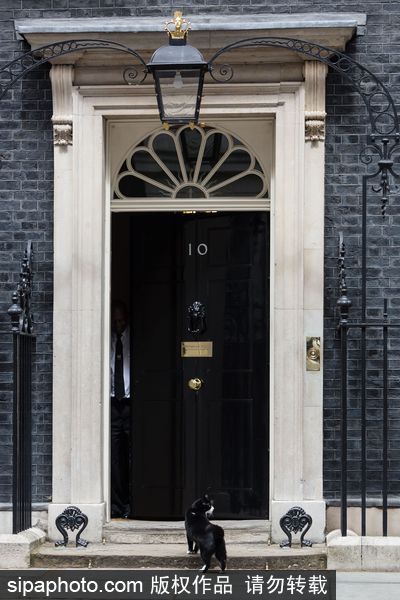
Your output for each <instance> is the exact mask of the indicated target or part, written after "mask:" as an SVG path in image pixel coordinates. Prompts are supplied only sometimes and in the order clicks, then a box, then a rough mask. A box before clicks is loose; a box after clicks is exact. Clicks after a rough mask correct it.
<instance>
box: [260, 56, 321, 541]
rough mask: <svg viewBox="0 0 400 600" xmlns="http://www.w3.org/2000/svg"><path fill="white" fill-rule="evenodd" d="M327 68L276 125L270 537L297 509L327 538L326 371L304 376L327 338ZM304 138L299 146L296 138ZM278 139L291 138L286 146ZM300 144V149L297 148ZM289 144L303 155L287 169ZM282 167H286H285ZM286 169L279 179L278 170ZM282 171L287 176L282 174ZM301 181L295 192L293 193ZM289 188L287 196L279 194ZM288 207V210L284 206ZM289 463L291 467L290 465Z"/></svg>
mask: <svg viewBox="0 0 400 600" xmlns="http://www.w3.org/2000/svg"><path fill="white" fill-rule="evenodd" d="M326 71H327V69H326V67H325V65H323V64H321V63H319V62H316V61H309V62H306V63H305V66H304V75H305V83H304V98H303V101H304V104H303V107H302V110H301V111H299V110H298V107H297V109H296V110H295V113H296V114H297V115H302V120H301V122H300V128H301V129H300V131H301V133H299V129H298V127H297V125H299V123H298V122H297V121H296V122H295V123H292V122H291V114H290V112H289V111H287V112H286V115H285V117H286V122H285V123H284V124H283V123H282V125H280V123H279V120H278V119H277V129H276V139H277V151H278V150H279V148H281V149H282V150H283V153H282V154H280V155H278V154H277V158H276V179H277V195H276V226H275V236H276V248H277V252H276V255H277V256H278V257H279V256H283V257H284V266H282V265H279V263H278V264H275V270H276V283H275V306H276V308H275V310H276V318H275V322H276V331H275V341H276V342H277V341H279V347H281V348H282V349H285V348H286V349H287V350H284V351H283V353H281V354H280V356H278V357H277V356H275V357H274V360H275V361H278V362H277V363H275V367H274V371H275V385H274V421H273V425H274V432H273V435H274V453H275V458H274V473H275V476H274V485H273V497H272V498H273V499H272V511H271V519H272V539H273V541H275V542H279V541H281V540H282V539H283V538H284V537H285V536H284V534H283V532H282V530H281V528H280V525H279V520H280V518H281V517H282V516H283V515H284V514H285V512H287V510H289V509H290V508H292V507H293V506H300V507H302V508H303V509H304V510H305V511H306V512H307V513H308V514H310V515H311V517H312V519H313V526H312V528H311V530H310V532H309V534H308V539H311V540H313V541H315V542H321V541H323V540H324V534H325V520H326V518H325V502H324V500H323V490H322V485H323V480H322V458H323V437H322V432H323V429H322V427H323V414H322V401H323V396H322V368H321V370H320V371H307V370H306V337H307V336H316V337H320V338H321V340H322V335H323V284H324V144H323V140H324V123H325V77H326ZM299 135H300V136H301V139H300V140H299V137H298V136H299ZM278 136H283V139H286V140H287V142H286V144H287V145H286V150H285V144H282V142H281V141H279V139H278ZM299 141H300V143H299ZM292 145H295V146H297V147H298V148H299V149H298V151H297V153H295V155H294V157H293V158H294V162H293V163H290V162H289V163H288V160H287V157H288V156H292V155H293V153H291V152H290V151H289V152H288V148H289V147H290V146H292ZM280 161H282V165H280ZM281 170H282V174H280V171H281ZM283 171H284V173H283ZM296 181H297V189H296V190H295V191H294V192H293V190H292V191H291V190H290V186H291V185H292V183H294V185H296V184H295V182H296ZM278 182H282V183H283V182H284V186H285V188H286V189H285V191H284V194H282V193H278ZM280 203H282V204H283V208H282V207H281V206H280ZM285 461H286V464H285Z"/></svg>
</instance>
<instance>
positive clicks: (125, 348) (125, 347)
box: [110, 325, 131, 398]
mask: <svg viewBox="0 0 400 600" xmlns="http://www.w3.org/2000/svg"><path fill="white" fill-rule="evenodd" d="M121 341H122V354H123V357H124V385H125V396H124V397H125V398H130V392H131V386H130V383H131V360H130V350H131V347H130V331H129V325H128V326H127V328H126V329H125V331H123V332H122V334H121ZM116 345H117V334H116V333H115V332H113V333H112V334H111V352H110V369H111V396H115V387H114V369H115V347H116Z"/></svg>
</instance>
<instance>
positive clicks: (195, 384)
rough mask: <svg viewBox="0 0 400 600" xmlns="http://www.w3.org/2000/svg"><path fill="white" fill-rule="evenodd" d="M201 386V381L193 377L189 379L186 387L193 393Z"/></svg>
mask: <svg viewBox="0 0 400 600" xmlns="http://www.w3.org/2000/svg"><path fill="white" fill-rule="evenodd" d="M202 385H203V381H202V380H201V379H199V377H194V378H193V379H189V381H188V387H190V389H191V390H194V391H195V392H198V391H199V389H200V388H201V386H202Z"/></svg>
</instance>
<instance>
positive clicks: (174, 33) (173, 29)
mask: <svg viewBox="0 0 400 600" xmlns="http://www.w3.org/2000/svg"><path fill="white" fill-rule="evenodd" d="M164 29H165V31H167V32H168V35H169V37H170V38H171V39H173V40H184V39H185V38H186V36H187V34H188V33H189V29H191V25H190V22H189V21H188V20H187V19H184V18H183V16H182V12H181V11H180V10H176V11H175V12H174V18H173V19H172V20H171V21H166V22H165V27H164Z"/></svg>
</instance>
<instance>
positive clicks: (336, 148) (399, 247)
mask: <svg viewBox="0 0 400 600" xmlns="http://www.w3.org/2000/svg"><path fill="white" fill-rule="evenodd" d="M175 8H183V10H184V11H185V12H186V13H188V14H210V13H214V14H222V13H224V14H241V13H243V14H249V13H262V12H265V13H268V12H270V13H296V12H303V13H304V12H332V11H333V10H334V11H335V12H336V13H340V12H348V11H352V12H366V13H367V15H368V23H367V28H366V35H365V36H363V37H359V38H357V39H356V40H354V41H353V42H351V43H350V44H349V47H348V51H349V53H350V54H351V55H352V56H353V57H354V58H356V59H357V60H359V61H360V62H361V63H362V64H363V65H364V66H366V67H368V68H369V69H371V70H372V71H373V72H374V73H376V74H377V75H379V76H381V77H382V79H383V81H384V82H385V83H387V84H388V85H389V86H390V89H391V91H392V93H394V94H397V95H398V94H399V83H400V74H399V70H398V64H399V58H400V57H399V54H400V33H399V26H400V2H394V1H393V2H392V1H387V2H379V1H376V0H374V1H370V0H365V1H364V2H360V3H359V2H351V3H349V2H348V1H346V2H336V3H335V5H334V7H333V6H332V4H331V3H326V2H321V1H320V2H318V1H313V0H292V1H291V2H284V1H282V2H279V1H278V2H266V1H264V0H197V1H195V2H194V1H188V0H181V1H180V2H179V3H178V4H177V3H175V2H171V1H170V0H137V1H135V0H1V1H0V40H1V50H2V53H1V61H4V62H6V61H8V60H10V59H12V58H13V57H14V56H16V55H17V54H18V53H19V52H20V51H21V50H23V43H22V42H20V41H17V40H16V39H15V34H14V26H13V19H18V18H40V17H45V18H54V19H56V18H61V17H64V18H65V17H112V16H135V15H140V16H146V15H147V16H148V15H160V16H170V15H171V14H172V11H173V10H174V9H175ZM327 91H328V96H327V105H328V113H329V118H328V127H327V129H328V135H327V143H326V150H327V155H326V172H327V184H326V284H325V290H326V296H325V313H326V321H325V363H324V365H325V400H324V402H325V427H324V429H325V454H324V459H325V494H326V496H327V497H328V498H333V497H335V496H337V493H338V480H339V465H340V454H339V429H338V428H339V408H338V407H339V373H338V346H337V340H336V339H335V324H336V320H335V301H336V284H337V280H336V258H337V235H338V231H339V230H342V231H343V233H344V235H345V238H346V240H347V242H348V250H349V255H350V259H349V266H350V268H349V278H348V283H349V286H350V290H349V293H350V295H351V296H352V299H353V301H354V302H355V304H356V305H357V298H358V288H359V268H358V266H357V253H358V252H359V247H360V219H359V214H360V201H359V191H360V186H359V178H358V173H359V172H360V169H361V167H360V162H359V151H360V149H361V144H362V143H364V140H365V134H366V131H367V120H366V116H365V109H364V107H363V106H362V103H361V101H360V98H359V97H358V96H357V95H356V94H353V93H352V91H351V89H350V88H349V86H348V85H346V84H345V83H344V82H343V81H342V80H341V78H340V77H339V76H337V75H334V74H330V75H329V76H328V88H327ZM0 112H1V115H0V116H1V119H0V154H2V155H3V156H4V160H3V166H2V169H1V170H0V282H1V285H0V331H1V334H2V335H1V337H0V356H1V361H0V382H1V386H0V502H7V501H9V500H10V491H11V355H10V352H11V340H10V335H9V320H8V317H7V314H6V311H7V308H8V306H9V305H10V300H11V292H12V291H13V290H14V288H15V286H16V283H17V281H18V272H19V260H20V258H21V256H22V254H23V249H24V246H25V241H26V240H27V239H32V240H33V242H34V248H35V251H36V256H35V263H36V273H35V281H34V291H33V293H34V296H33V309H34V314H35V320H36V329H37V332H38V345H37V349H38V352H37V364H36V369H35V373H34V436H33V444H34V449H33V465H34V475H33V481H34V500H35V501H46V500H48V499H50V495H51V369H52V364H51V353H52V337H51V332H52V251H53V247H52V228H53V227H52V226H53V224H52V218H53V217H52V178H53V172H52V143H51V137H52V132H51V127H50V117H51V94H50V85H49V80H48V69H47V68H42V69H39V70H37V71H35V72H33V73H32V74H30V75H29V76H27V77H26V78H25V79H24V81H23V83H20V84H19V85H17V86H16V87H15V88H14V90H13V92H12V93H11V94H10V96H8V97H7V98H6V99H5V100H2V101H1V102H0ZM373 202H374V206H373V208H372V210H371V216H370V217H369V222H370V225H371V230H370V233H371V238H370V242H371V251H370V256H371V262H370V263H369V264H370V267H371V269H370V276H371V286H370V293H369V295H370V297H371V307H372V308H373V309H378V308H380V306H381V297H382V295H383V294H384V293H386V292H387V293H388V294H389V297H390V298H392V299H391V300H390V309H391V310H393V311H395V310H396V308H397V307H398V306H399V304H400V299H399V298H400V296H399V286H400V268H399V267H400V259H399V258H396V257H398V256H400V235H399V232H400V227H399V226H400V217H396V216H394V211H393V209H392V208H389V210H388V217H387V218H386V223H387V225H386V230H384V229H383V227H382V222H381V220H379V219H380V218H379V217H378V215H377V212H379V210H378V208H377V205H376V201H375V200H374V201H373ZM388 234H389V235H388ZM388 248H390V252H391V256H392V257H393V258H389V257H388V252H387V250H388ZM384 269H385V271H384ZM398 347H399V346H398V345H397V346H396V340H394V341H393V348H394V354H393V356H394V357H397V358H398V356H399V351H398V350H396V348H398ZM396 352H397V355H396V354H395V353H396ZM355 367H357V364H355ZM374 368H375V370H376V364H374V363H371V370H372V371H373V370H374ZM354 373H355V374H354V393H353V395H352V398H351V403H352V404H351V407H352V413H351V416H352V419H353V420H352V422H351V429H352V440H351V443H350V450H351V453H352V454H351V458H354V459H357V456H358V453H359V447H360V442H359V433H358V429H357V426H358V413H357V410H358V406H359V398H358V393H357V370H356V371H354ZM372 375H373V373H372ZM395 376H396V373H395V372H394V373H393V378H392V385H393V389H391V394H392V395H393V397H394V398H393V401H392V402H393V407H394V408H399V406H398V400H396V398H395V396H396V390H395V385H396V383H397V381H396V378H395ZM375 379H376V378H375ZM376 390H377V386H376V381H375V384H371V400H370V404H369V409H370V410H369V418H370V420H371V421H370V424H371V425H372V427H371V428H370V434H369V437H370V438H371V444H372V450H371V452H370V453H369V455H368V459H369V467H370V473H371V477H370V479H371V482H370V485H371V489H372V488H373V486H374V485H375V483H376V481H377V478H379V473H380V462H379V459H380V452H379V435H380V434H379V419H380V398H379V392H377V391H376ZM396 403H397V404H396ZM391 425H392V428H393V433H392V438H391V444H390V459H391V474H392V478H393V481H394V480H395V479H397V481H399V480H400V478H399V477H398V476H397V475H396V469H397V468H398V467H400V429H398V427H399V421H398V419H397V416H396V410H393V411H392V412H391ZM310 435H312V432H310ZM350 479H351V481H353V482H354V483H353V484H352V486H351V488H352V489H354V490H356V489H357V482H358V481H359V473H358V471H357V468H356V467H355V468H354V470H352V471H351V473H350ZM399 487H400V483H397V484H396V483H392V491H393V492H399V491H400V490H399Z"/></svg>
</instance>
